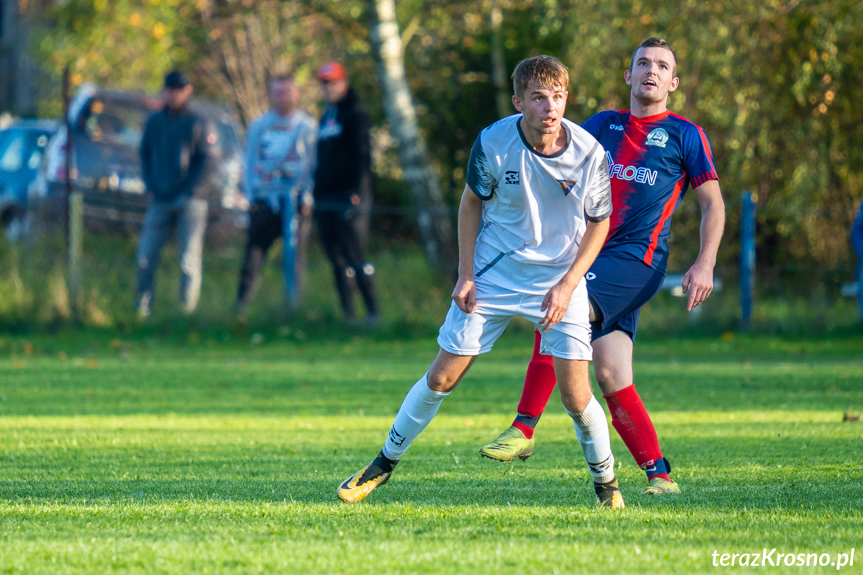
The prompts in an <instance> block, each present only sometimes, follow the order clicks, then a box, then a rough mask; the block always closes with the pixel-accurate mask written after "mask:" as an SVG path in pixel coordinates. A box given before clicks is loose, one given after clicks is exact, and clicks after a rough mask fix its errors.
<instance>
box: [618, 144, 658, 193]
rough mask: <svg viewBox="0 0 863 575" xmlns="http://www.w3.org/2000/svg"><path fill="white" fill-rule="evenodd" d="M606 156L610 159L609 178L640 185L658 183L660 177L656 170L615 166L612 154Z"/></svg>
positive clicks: (621, 165)
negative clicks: (657, 179) (634, 182)
mask: <svg viewBox="0 0 863 575" xmlns="http://www.w3.org/2000/svg"><path fill="white" fill-rule="evenodd" d="M605 156H606V158H608V177H609V178H617V179H618V180H626V181H627V182H631V181H636V182H638V183H639V184H650V185H651V186H652V185H654V184H655V183H656V178H657V176H658V175H659V173H658V172H657V171H656V170H648V169H647V168H640V167H638V166H624V165H623V164H615V163H614V160H613V159H612V158H611V152H608V151H606V152H605Z"/></svg>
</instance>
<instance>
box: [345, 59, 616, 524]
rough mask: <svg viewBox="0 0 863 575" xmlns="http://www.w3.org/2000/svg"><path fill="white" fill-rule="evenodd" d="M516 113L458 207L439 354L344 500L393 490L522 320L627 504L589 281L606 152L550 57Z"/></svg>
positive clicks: (606, 482) (499, 129)
mask: <svg viewBox="0 0 863 575" xmlns="http://www.w3.org/2000/svg"><path fill="white" fill-rule="evenodd" d="M512 78H513V87H514V90H515V96H513V104H514V105H515V107H516V109H517V110H518V111H519V112H521V114H518V115H515V116H510V117H508V118H505V119H503V120H501V121H499V122H497V123H495V124H492V125H491V126H489V127H488V128H486V129H485V130H483V131H482V133H480V135H479V137H478V138H477V140H476V143H475V144H474V146H473V149H472V151H471V158H470V162H469V164H468V175H467V186H465V190H464V193H463V194H462V198H461V205H460V207H459V226H458V228H459V231H458V233H459V278H458V282H457V283H456V286H455V289H454V290H453V294H452V299H453V303H452V305H451V306H450V310H449V313H448V314H447V318H446V322H445V323H444V325H443V327H441V329H440V335H439V336H438V344H440V348H441V350H440V352H439V354H438V356H437V358H436V359H435V361H434V363H433V364H432V366H431V368H430V369H429V371H428V372H427V373H426V374H425V375H424V376H423V377H422V378H420V380H419V381H418V382H417V383H416V384H415V385H414V386H413V388H412V389H411V390H410V391H409V392H408V394H407V397H406V398H405V400H404V402H403V403H402V406H401V408H400V409H399V412H398V414H397V415H396V418H395V421H394V423H393V426H392V428H391V430H390V433H389V436H388V437H387V440H386V442H385V444H384V446H383V448H382V449H381V452H380V453H379V454H378V456H377V457H376V458H375V459H374V461H372V462H371V463H370V464H369V465H367V466H366V467H364V468H363V469H361V470H360V471H358V472H357V473H355V474H354V475H352V476H351V477H350V478H348V479H347V480H345V481H344V482H343V483H342V484H341V485H340V486H339V489H338V495H339V497H340V498H341V499H342V500H343V501H345V502H348V503H356V502H359V501H362V500H363V499H364V498H365V497H366V496H367V495H368V494H369V493H371V491H372V490H374V489H375V488H376V487H378V486H380V485H382V484H384V483H385V482H386V481H387V480H388V479H389V478H390V475H391V474H392V471H393V468H394V467H395V466H396V464H397V463H398V462H399V460H400V458H401V456H402V455H403V454H404V453H405V451H407V448H408V446H409V445H410V444H411V442H412V441H413V440H414V439H415V438H416V437H417V436H418V435H419V434H420V433H421V432H422V430H423V429H425V427H426V426H427V425H428V424H429V423H430V422H431V420H432V418H433V417H434V415H435V414H436V413H437V410H438V408H439V407H440V404H441V402H442V401H443V399H444V397H446V396H447V395H449V393H450V392H451V391H452V390H453V389H454V388H455V387H456V386H457V385H458V383H459V381H460V380H461V378H462V377H463V376H464V374H465V373H466V372H467V370H468V368H469V367H470V365H471V364H472V363H473V361H474V359H476V356H477V355H479V354H481V353H486V352H488V351H490V350H491V348H492V346H493V345H494V342H495V341H496V340H497V338H498V337H499V336H500V334H501V333H502V332H503V330H504V328H506V326H507V324H508V323H509V322H510V320H511V319H512V318H513V316H515V315H519V316H521V317H524V318H525V319H527V320H528V321H531V322H533V323H534V324H535V325H537V327H538V329H539V330H540V332H541V333H542V346H543V349H544V351H545V353H547V354H550V355H552V356H554V367H555V373H556V375H557V378H558V381H559V382H560V392H561V399H562V400H563V404H564V407H565V409H566V411H567V412H568V413H569V415H570V416H571V417H572V419H573V422H574V424H575V431H576V436H577V437H578V440H579V442H580V444H581V447H582V450H583V452H584V455H585V458H586V460H587V463H588V467H589V468H590V472H591V474H592V475H593V478H594V488H595V492H596V496H597V502H598V504H599V505H602V506H604V507H611V508H615V509H619V508H623V506H624V504H623V498H622V497H621V494H620V490H619V489H618V485H617V481H616V479H615V477H614V456H613V455H612V453H611V444H610V440H609V433H608V423H607V421H606V418H605V412H604V411H603V410H602V407H601V406H600V405H599V403H598V402H597V401H596V399H595V398H594V397H593V394H592V392H591V387H590V380H589V378H588V369H587V368H588V365H587V364H588V362H589V361H590V359H591V347H590V323H589V306H588V300H587V290H586V288H585V285H584V282H583V281H582V278H583V276H584V274H585V273H586V272H587V270H588V268H589V267H590V265H591V264H592V263H593V260H594V259H595V258H596V256H597V254H598V253H599V250H600V248H601V247H602V244H603V242H604V240H605V236H606V234H607V233H608V224H609V222H608V217H609V216H610V215H611V192H610V186H609V180H608V168H607V165H606V156H605V151H604V150H603V149H602V147H601V146H600V145H599V143H598V142H597V141H596V140H595V139H594V138H593V137H592V136H591V135H590V134H588V133H587V132H586V131H585V130H583V129H582V128H581V127H580V126H578V125H577V124H575V123H573V122H570V121H568V120H566V119H564V117H563V113H564V109H565V108H566V98H567V95H568V93H567V90H566V88H567V85H568V84H569V74H568V72H567V70H566V67H565V66H563V64H561V63H560V62H559V61H558V60H557V59H555V58H552V57H551V56H536V57H534V58H528V59H526V60H523V61H522V62H521V63H519V65H518V66H517V67H516V69H515V72H513V75H512Z"/></svg>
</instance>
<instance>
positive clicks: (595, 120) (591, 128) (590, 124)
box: [581, 114, 603, 140]
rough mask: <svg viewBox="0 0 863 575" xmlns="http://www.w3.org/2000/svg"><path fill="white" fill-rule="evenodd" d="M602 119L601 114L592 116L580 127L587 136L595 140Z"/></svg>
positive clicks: (600, 128) (597, 136) (600, 127)
mask: <svg viewBox="0 0 863 575" xmlns="http://www.w3.org/2000/svg"><path fill="white" fill-rule="evenodd" d="M602 117H603V115H602V114H594V115H593V116H591V117H590V118H588V119H587V120H585V121H584V123H583V124H582V125H581V127H582V128H584V129H585V130H586V131H587V133H588V134H590V135H591V136H593V137H594V138H596V139H597V140H598V139H599V132H600V131H601V130H602Z"/></svg>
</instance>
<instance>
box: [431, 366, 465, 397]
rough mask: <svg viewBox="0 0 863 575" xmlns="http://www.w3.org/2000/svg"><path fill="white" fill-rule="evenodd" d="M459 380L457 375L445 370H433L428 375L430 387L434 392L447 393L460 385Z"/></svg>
mask: <svg viewBox="0 0 863 575" xmlns="http://www.w3.org/2000/svg"><path fill="white" fill-rule="evenodd" d="M458 380H459V378H458V377H457V376H456V375H455V374H451V373H447V372H446V371H444V370H435V369H434V368H432V369H431V370H429V373H428V386H429V389H431V390H432V391H439V392H441V393H447V392H449V391H452V389H453V388H454V387H455V386H456V385H457V384H458Z"/></svg>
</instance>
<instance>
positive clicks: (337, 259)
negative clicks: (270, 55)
mask: <svg viewBox="0 0 863 575" xmlns="http://www.w3.org/2000/svg"><path fill="white" fill-rule="evenodd" d="M318 80H319V81H320V83H321V90H322V91H323V93H324V97H325V99H326V100H327V102H328V103H329V105H328V106H327V109H326V110H325V111H324V115H323V117H321V121H320V127H319V130H318V153H317V157H318V164H317V168H316V170H315V192H314V195H315V220H316V222H317V224H318V231H319V233H320V236H321V241H322V243H323V244H324V250H325V251H326V253H327V257H329V259H330V263H331V264H332V266H333V275H334V277H335V284H336V290H337V291H338V293H339V301H340V302H341V305H342V311H343V312H344V314H345V317H347V318H349V319H353V318H354V316H355V311H354V281H355V282H356V286H357V287H358V288H359V290H360V293H361V294H362V297H363V300H364V302H365V305H366V313H367V316H366V322H367V323H369V324H375V323H377V321H378V302H377V295H376V293H375V284H374V279H373V276H374V273H375V268H374V266H373V265H372V264H370V263H368V262H366V261H365V256H364V255H363V248H362V242H361V240H360V234H359V233H358V228H357V219H358V216H359V215H360V212H361V210H360V207H361V204H362V195H363V191H364V189H368V188H367V186H368V185H369V177H370V171H371V143H370V135H369V124H370V122H369V118H368V116H367V115H366V113H365V112H364V111H363V109H362V107H361V105H360V100H359V97H357V95H356V93H355V92H354V91H353V89H352V88H351V87H350V84H349V83H348V75H347V72H346V70H345V68H344V66H342V65H341V64H339V63H338V62H330V63H329V64H326V65H325V66H323V67H322V68H321V69H320V70H318Z"/></svg>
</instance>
